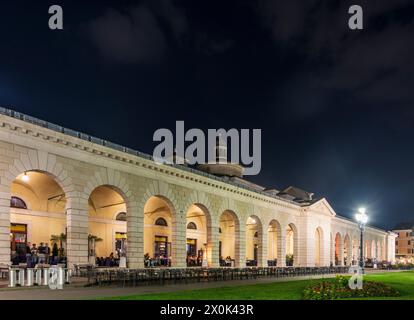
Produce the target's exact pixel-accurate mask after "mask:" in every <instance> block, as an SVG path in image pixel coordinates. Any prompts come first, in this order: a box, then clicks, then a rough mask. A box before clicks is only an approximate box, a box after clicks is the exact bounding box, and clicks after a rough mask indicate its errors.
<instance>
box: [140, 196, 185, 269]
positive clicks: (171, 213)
mask: <svg viewBox="0 0 414 320" xmlns="http://www.w3.org/2000/svg"><path fill="white" fill-rule="evenodd" d="M161 221H162V223H161ZM174 225H175V208H174V207H173V205H172V203H171V201H170V200H168V199H167V198H165V197H163V196H152V197H150V198H149V199H148V200H147V202H146V203H145V206H144V263H145V266H146V267H168V266H174V265H173V264H174V261H175V260H176V259H175V257H174V256H173V255H174V254H175V252H176V251H174V246H176V245H177V244H174V243H173V226H174Z"/></svg>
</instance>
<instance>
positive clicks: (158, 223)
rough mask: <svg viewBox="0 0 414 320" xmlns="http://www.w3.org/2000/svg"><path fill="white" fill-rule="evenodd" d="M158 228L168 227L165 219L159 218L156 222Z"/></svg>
mask: <svg viewBox="0 0 414 320" xmlns="http://www.w3.org/2000/svg"><path fill="white" fill-rule="evenodd" d="M155 225H156V226H162V227H168V224H167V221H166V220H165V219H164V218H158V219H157V220H155Z"/></svg>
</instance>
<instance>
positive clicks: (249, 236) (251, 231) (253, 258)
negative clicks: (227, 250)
mask: <svg viewBox="0 0 414 320" xmlns="http://www.w3.org/2000/svg"><path fill="white" fill-rule="evenodd" d="M262 229H263V228H262V223H261V221H260V219H259V218H258V217H257V216H250V217H249V218H248V219H247V221H246V265H247V266H262V265H263V261H262V258H263V254H262V252H263V244H262V239H263V230H262Z"/></svg>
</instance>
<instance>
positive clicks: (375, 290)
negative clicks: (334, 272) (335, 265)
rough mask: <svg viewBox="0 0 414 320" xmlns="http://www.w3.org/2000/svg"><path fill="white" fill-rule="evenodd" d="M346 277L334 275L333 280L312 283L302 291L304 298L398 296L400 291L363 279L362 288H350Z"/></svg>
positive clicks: (332, 298)
mask: <svg viewBox="0 0 414 320" xmlns="http://www.w3.org/2000/svg"><path fill="white" fill-rule="evenodd" d="M348 279H349V278H347V277H344V276H336V278H335V279H334V280H323V281H319V282H317V283H313V284H311V285H310V286H308V287H306V288H305V290H304V291H303V299H305V300H334V299H341V298H362V297H398V296H399V295H400V293H399V292H398V291H397V290H395V289H393V288H391V287H390V286H387V285H385V284H384V283H382V282H376V281H364V282H363V286H362V289H355V290H352V289H351V288H349V286H348Z"/></svg>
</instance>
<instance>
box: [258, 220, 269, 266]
mask: <svg viewBox="0 0 414 320" xmlns="http://www.w3.org/2000/svg"><path fill="white" fill-rule="evenodd" d="M260 232H261V234H260V233H259V246H260V247H259V250H258V261H257V266H258V267H267V246H268V233H267V230H266V231H264V228H263V226H262V231H260Z"/></svg>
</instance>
